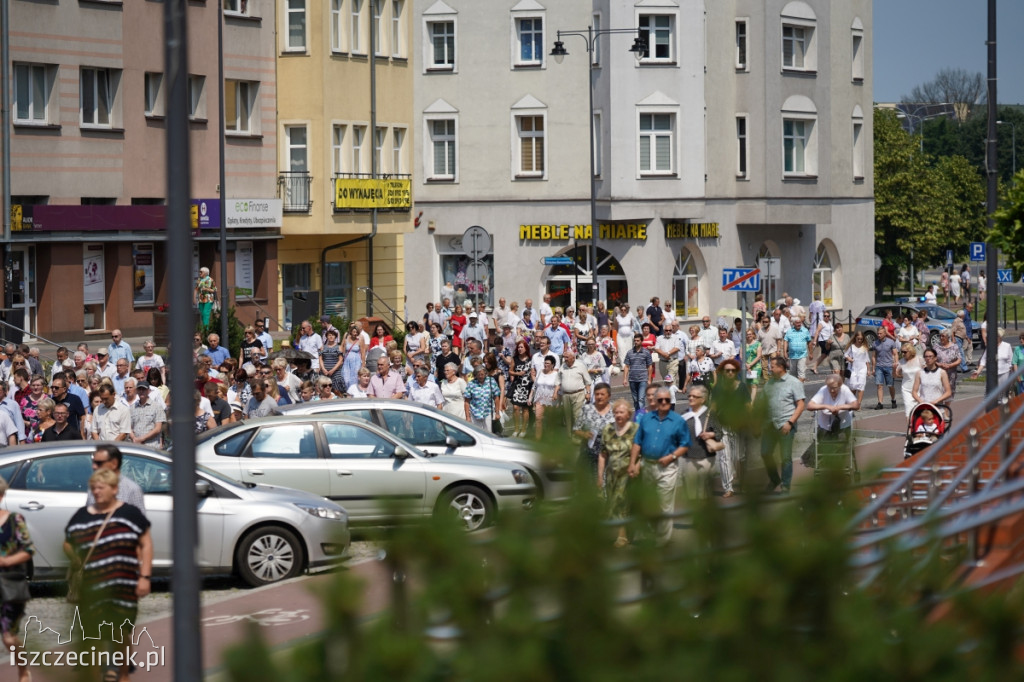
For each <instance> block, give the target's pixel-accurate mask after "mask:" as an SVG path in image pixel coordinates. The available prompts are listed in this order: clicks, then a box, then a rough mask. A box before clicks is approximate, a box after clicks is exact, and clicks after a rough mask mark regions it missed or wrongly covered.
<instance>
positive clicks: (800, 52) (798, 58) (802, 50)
mask: <svg viewBox="0 0 1024 682" xmlns="http://www.w3.org/2000/svg"><path fill="white" fill-rule="evenodd" d="M807 31H808V29H806V28H804V27H802V26H783V27H782V66H784V67H785V68H787V69H805V68H806V66H805V63H806V57H807Z"/></svg>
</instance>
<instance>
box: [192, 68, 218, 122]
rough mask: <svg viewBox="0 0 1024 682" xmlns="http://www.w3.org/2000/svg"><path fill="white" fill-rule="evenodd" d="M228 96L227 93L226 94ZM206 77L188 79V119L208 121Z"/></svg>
mask: <svg viewBox="0 0 1024 682" xmlns="http://www.w3.org/2000/svg"><path fill="white" fill-rule="evenodd" d="M224 94H225V95H227V91H225V93H224ZM205 95H206V76H189V77H188V117H189V118H191V119H193V120H206V97H205Z"/></svg>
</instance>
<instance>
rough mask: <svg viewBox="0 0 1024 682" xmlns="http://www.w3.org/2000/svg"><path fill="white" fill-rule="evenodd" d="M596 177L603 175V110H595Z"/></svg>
mask: <svg viewBox="0 0 1024 682" xmlns="http://www.w3.org/2000/svg"><path fill="white" fill-rule="evenodd" d="M594 177H595V178H599V177H601V112H599V111H595V112H594Z"/></svg>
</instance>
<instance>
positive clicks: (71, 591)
mask: <svg viewBox="0 0 1024 682" xmlns="http://www.w3.org/2000/svg"><path fill="white" fill-rule="evenodd" d="M115 511H117V507H115V508H114V509H111V510H110V511H109V512H107V517H106V518H105V519H103V525H101V526H100V529H99V530H98V531H96V537H94V538H93V539H92V546H91V547H89V552H88V553H87V554H86V555H85V558H84V559H82V563H80V564H78V567H77V568H76V567H75V565H74V564H72V565H71V566H68V596H67V600H68V603H69V604H77V603H78V600H79V598H80V597H81V594H82V577H83V576H84V575H85V565H86V564H87V563H89V559H91V558H92V553H93V551H94V550H95V549H96V543H97V542H99V541H100V536H101V535H103V529H105V528H106V527H107V524H108V523H110V517H111V516H113V515H114V512H115Z"/></svg>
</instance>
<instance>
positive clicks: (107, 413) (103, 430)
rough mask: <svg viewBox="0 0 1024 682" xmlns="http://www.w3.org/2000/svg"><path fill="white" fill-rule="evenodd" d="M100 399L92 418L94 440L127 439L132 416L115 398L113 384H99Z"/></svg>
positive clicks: (125, 406) (130, 433) (130, 430)
mask: <svg viewBox="0 0 1024 682" xmlns="http://www.w3.org/2000/svg"><path fill="white" fill-rule="evenodd" d="M100 399H101V400H102V401H103V402H102V403H101V404H100V406H99V407H97V408H96V413H95V414H94V415H93V419H92V437H93V439H95V440H127V439H129V438H131V435H132V417H131V412H130V411H129V409H128V406H127V405H125V404H124V403H123V402H121V401H120V400H118V399H117V394H116V393H115V392H114V388H113V386H105V385H100Z"/></svg>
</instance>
